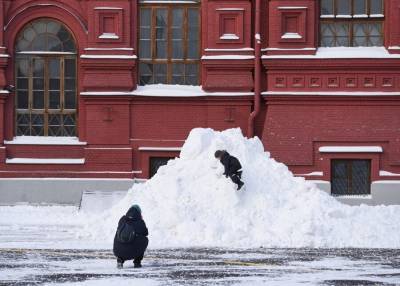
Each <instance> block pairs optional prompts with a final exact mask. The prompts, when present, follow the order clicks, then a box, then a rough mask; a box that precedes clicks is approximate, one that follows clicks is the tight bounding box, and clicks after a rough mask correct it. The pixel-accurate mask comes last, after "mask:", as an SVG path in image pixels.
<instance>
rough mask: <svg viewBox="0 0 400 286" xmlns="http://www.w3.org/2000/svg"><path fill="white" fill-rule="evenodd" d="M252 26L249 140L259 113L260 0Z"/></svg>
mask: <svg viewBox="0 0 400 286" xmlns="http://www.w3.org/2000/svg"><path fill="white" fill-rule="evenodd" d="M254 26H255V27H254V34H255V36H254V37H255V39H254V40H255V44H254V110H253V111H252V112H251V113H250V117H249V121H248V126H247V137H249V138H251V137H254V121H255V119H256V117H257V115H258V113H259V112H260V104H261V35H260V30H261V0H256V7H255V25H254Z"/></svg>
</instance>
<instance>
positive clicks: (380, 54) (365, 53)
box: [263, 47, 400, 59]
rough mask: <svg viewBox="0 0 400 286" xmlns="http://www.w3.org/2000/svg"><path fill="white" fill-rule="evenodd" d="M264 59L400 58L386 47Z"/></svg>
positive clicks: (321, 51)
mask: <svg viewBox="0 0 400 286" xmlns="http://www.w3.org/2000/svg"><path fill="white" fill-rule="evenodd" d="M263 58H266V59H267V58H277V59H279V58H295V59H336V58H337V59H351V58H367V59H368V58H373V59H379V58H400V55H398V54H390V53H389V52H388V50H386V48H385V47H333V48H318V49H317V53H316V54H315V55H273V56H263Z"/></svg>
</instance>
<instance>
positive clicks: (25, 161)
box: [6, 158, 85, 165]
mask: <svg viewBox="0 0 400 286" xmlns="http://www.w3.org/2000/svg"><path fill="white" fill-rule="evenodd" d="M6 164H32V165H47V164H50V165H83V164H85V159H84V158H79V159H59V158H54V159H53V158H51V159H48V158H11V159H6Z"/></svg>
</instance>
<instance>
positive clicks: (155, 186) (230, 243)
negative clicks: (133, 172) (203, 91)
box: [0, 129, 400, 286]
mask: <svg viewBox="0 0 400 286" xmlns="http://www.w3.org/2000/svg"><path fill="white" fill-rule="evenodd" d="M217 149H226V150H228V151H229V152H230V153H231V154H232V155H235V156H237V157H238V158H239V159H240V161H241V162H242V165H243V180H244V182H245V190H243V191H240V192H237V191H236V186H235V185H234V184H233V183H232V182H231V181H230V180H229V179H226V178H225V177H224V176H222V172H223V170H222V166H221V164H220V163H219V162H217V161H216V160H215V159H214V158H213V153H214V151H215V150H217ZM95 204H96V206H98V205H99V204H98V203H95ZM132 204H139V205H140V206H141V208H142V210H143V215H144V219H145V220H146V222H147V224H148V227H149V231H150V245H149V252H148V254H147V257H146V259H145V261H144V266H145V267H144V268H143V269H141V270H137V269H133V268H132V265H129V264H127V266H128V267H127V268H125V269H124V270H117V269H116V268H115V259H114V257H113V256H112V253H111V250H110V249H111V246H112V239H113V235H114V233H115V228H116V224H117V221H118V219H119V217H120V216H121V215H122V214H124V213H125V212H126V210H127V209H128V208H129V207H130V206H131V205H132ZM84 205H86V206H90V205H93V204H90V203H89V204H84ZM399 217H400V206H389V207H386V206H377V207H370V206H359V207H351V206H347V205H342V204H340V203H339V202H337V201H336V200H335V199H334V198H332V197H330V196H329V195H327V194H326V193H324V192H322V191H320V190H318V189H317V188H316V187H315V186H314V185H312V184H309V183H307V182H306V181H305V180H304V179H303V178H295V177H294V176H293V174H292V173H291V172H290V171H289V170H288V168H287V167H286V166H285V165H283V164H280V163H277V162H276V161H275V160H273V159H271V158H270V157H269V153H267V152H265V151H264V148H263V145H262V143H261V142H260V140H258V139H257V138H254V139H247V138H245V137H243V135H242V134H241V132H240V130H239V129H232V130H227V131H224V132H215V131H213V130H211V129H195V130H193V131H192V132H191V134H190V136H189V138H188V139H187V141H186V143H185V145H184V146H183V148H182V152H181V156H180V158H179V159H176V160H173V161H170V162H169V163H168V165H167V166H164V167H162V168H161V169H160V170H159V172H158V174H157V175H156V176H155V177H153V179H151V180H149V181H147V182H146V183H144V184H136V185H134V186H133V187H132V189H131V190H130V191H129V192H128V194H127V195H126V196H125V197H124V198H123V199H122V200H120V201H119V202H118V203H116V204H114V205H112V203H111V201H110V206H109V207H108V208H107V209H105V210H99V209H97V208H90V207H88V208H84V209H83V210H80V211H79V210H78V209H77V208H76V207H61V206H38V207H35V206H9V207H7V206H3V207H0V286H3V285H15V286H17V285H18V286H21V285H55V284H56V285H57V284H62V285H89V286H91V285H128V284H129V285H132V284H131V283H132V282H135V284H137V285H144V286H146V285H176V284H178V285H209V284H213V285H338V286H339V285H400V250H398V248H400V219H399ZM301 247H302V248H301ZM313 247H315V248H314V249H313ZM335 247H336V249H332V248H335ZM345 247H357V248H359V249H347V248H345ZM293 248H297V249H293ZM360 248H365V249H360ZM367 248H369V249H367ZM382 248H386V249H387V250H382Z"/></svg>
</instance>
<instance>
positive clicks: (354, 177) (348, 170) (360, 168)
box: [331, 160, 371, 196]
mask: <svg viewBox="0 0 400 286" xmlns="http://www.w3.org/2000/svg"><path fill="white" fill-rule="evenodd" d="M331 168H332V169H331V173H332V180H331V181H332V190H331V193H332V195H334V196H346V195H369V194H370V193H371V160H332V167H331Z"/></svg>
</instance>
